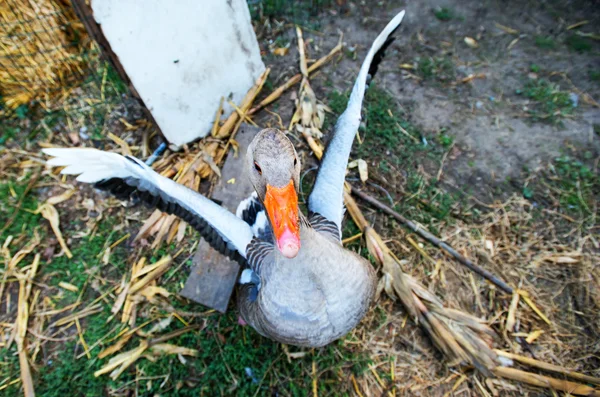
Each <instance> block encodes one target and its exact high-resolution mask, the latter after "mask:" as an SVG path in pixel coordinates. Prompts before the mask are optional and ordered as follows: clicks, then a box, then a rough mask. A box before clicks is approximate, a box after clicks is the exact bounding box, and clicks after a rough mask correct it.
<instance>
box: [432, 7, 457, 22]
mask: <svg viewBox="0 0 600 397" xmlns="http://www.w3.org/2000/svg"><path fill="white" fill-rule="evenodd" d="M433 14H434V15H435V17H436V18H437V19H439V20H440V21H442V22H448V21H451V20H452V19H454V18H455V17H456V15H455V13H454V11H453V10H452V9H450V8H448V7H440V8H438V9H437V10H435V11H434V13H433Z"/></svg>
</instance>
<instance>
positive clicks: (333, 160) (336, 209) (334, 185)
mask: <svg viewBox="0 0 600 397" xmlns="http://www.w3.org/2000/svg"><path fill="white" fill-rule="evenodd" d="M403 18H404V11H401V12H400V13H399V14H398V15H396V16H395V17H394V19H392V20H391V21H390V22H389V23H388V24H387V26H386V27H385V29H383V31H382V32H381V33H380V34H379V36H377V38H376V39H375V41H374V42H373V45H372V46H371V49H370V50H369V52H368V53H367V56H366V58H365V60H364V62H363V64H362V66H361V68H360V72H359V73H358V77H357V78H356V82H355V83H354V87H353V88H352V93H351V94H350V100H349V101H348V106H347V107H346V110H345V111H344V113H342V115H341V116H340V117H339V119H338V121H337V123H336V125H335V128H334V132H333V138H332V139H331V141H330V143H329V145H328V146H327V150H326V152H325V156H324V157H323V161H322V162H321V166H320V167H319V174H318V176H317V180H316V182H315V186H314V188H313V191H312V193H311V195H310V197H309V199H308V209H309V210H310V211H311V212H317V213H319V214H321V215H322V216H324V217H325V218H327V219H329V220H330V221H333V222H335V224H336V225H337V226H338V229H339V230H340V233H341V225H342V217H343V215H344V202H343V200H344V198H343V194H344V180H345V177H346V167H347V165H348V157H349V156H350V150H351V149H352V142H353V141H354V136H355V135H356V132H357V131H358V127H359V125H360V111H361V108H362V102H363V98H364V94H365V89H366V85H367V78H368V75H369V68H370V67H371V63H372V62H373V58H374V57H375V54H377V52H378V51H379V50H380V49H381V48H382V47H383V46H384V44H385V42H386V41H387V39H388V37H389V36H390V35H391V34H392V33H393V32H394V30H396V28H397V27H398V26H399V25H400V23H401V22H402V19H403ZM340 235H341V234H340Z"/></svg>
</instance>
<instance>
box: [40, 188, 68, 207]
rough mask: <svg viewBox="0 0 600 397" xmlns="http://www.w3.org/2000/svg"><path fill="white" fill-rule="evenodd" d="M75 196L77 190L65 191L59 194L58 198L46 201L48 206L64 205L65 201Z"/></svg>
mask: <svg viewBox="0 0 600 397" xmlns="http://www.w3.org/2000/svg"><path fill="white" fill-rule="evenodd" d="M73 194H75V189H69V190H65V191H64V192H63V193H61V194H59V195H58V196H52V197H50V198H49V199H48V200H46V202H47V203H48V204H52V205H56V204H59V203H62V202H63V201H67V200H68V199H70V198H71V196H73Z"/></svg>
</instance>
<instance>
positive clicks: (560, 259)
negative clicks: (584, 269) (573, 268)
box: [544, 256, 579, 265]
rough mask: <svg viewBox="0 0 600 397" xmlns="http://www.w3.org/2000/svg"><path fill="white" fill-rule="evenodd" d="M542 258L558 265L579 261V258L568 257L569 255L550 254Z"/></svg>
mask: <svg viewBox="0 0 600 397" xmlns="http://www.w3.org/2000/svg"><path fill="white" fill-rule="evenodd" d="M544 260H546V261H548V262H553V263H556V264H559V265H561V264H562V265H571V264H574V263H579V259H576V258H573V257H570V256H550V257H546V258H544Z"/></svg>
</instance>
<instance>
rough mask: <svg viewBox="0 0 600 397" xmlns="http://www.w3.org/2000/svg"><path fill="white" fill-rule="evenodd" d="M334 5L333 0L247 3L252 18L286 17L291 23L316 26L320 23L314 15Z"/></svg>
mask: <svg viewBox="0 0 600 397" xmlns="http://www.w3.org/2000/svg"><path fill="white" fill-rule="evenodd" d="M334 5H335V1H334V0H299V1H288V0H264V1H258V2H253V4H249V8H250V15H251V16H252V19H254V20H262V19H263V18H276V19H287V20H289V21H290V22H293V23H298V24H305V25H308V26H311V27H318V26H320V23H319V22H318V21H316V20H315V18H314V17H315V16H317V15H318V14H319V13H321V12H322V11H325V10H327V9H328V8H330V7H332V6H334Z"/></svg>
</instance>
